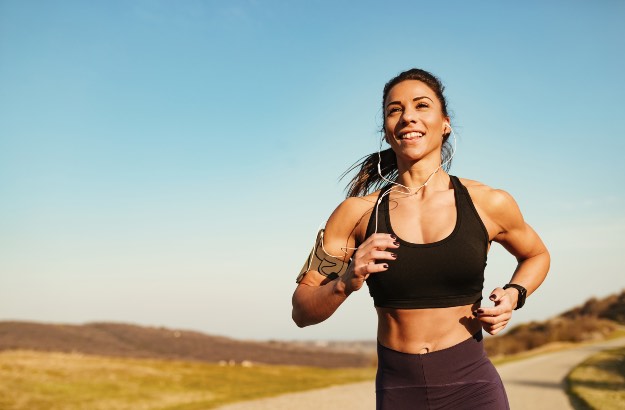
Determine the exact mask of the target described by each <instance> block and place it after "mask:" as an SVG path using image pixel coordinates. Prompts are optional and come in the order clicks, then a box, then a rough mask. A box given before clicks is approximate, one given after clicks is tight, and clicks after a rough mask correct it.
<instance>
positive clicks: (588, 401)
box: [567, 347, 625, 410]
mask: <svg viewBox="0 0 625 410" xmlns="http://www.w3.org/2000/svg"><path fill="white" fill-rule="evenodd" d="M567 382H568V386H569V392H570V393H571V394H572V395H573V396H575V397H576V398H577V399H579V400H578V401H579V403H576V408H578V409H601V410H612V409H615V410H616V409H625V347H621V348H619V349H613V350H606V351H603V352H600V353H597V354H595V355H593V356H592V357H590V358H588V359H587V360H586V361H584V362H583V363H581V364H580V365H579V366H577V367H576V368H575V369H573V371H571V373H570V374H569V375H568V377H567Z"/></svg>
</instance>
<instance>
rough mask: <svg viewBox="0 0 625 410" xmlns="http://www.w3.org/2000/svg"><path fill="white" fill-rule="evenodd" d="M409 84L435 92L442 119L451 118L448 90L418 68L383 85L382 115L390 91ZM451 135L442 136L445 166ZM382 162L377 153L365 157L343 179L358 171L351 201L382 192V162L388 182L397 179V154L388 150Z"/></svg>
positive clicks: (349, 190)
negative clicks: (448, 106) (354, 197)
mask: <svg viewBox="0 0 625 410" xmlns="http://www.w3.org/2000/svg"><path fill="white" fill-rule="evenodd" d="M406 80H418V81H421V82H422V83H424V84H425V85H427V86H428V87H429V88H430V89H431V90H432V91H433V92H434V94H436V97H437V98H438V100H439V101H440V103H441V110H442V113H443V115H444V116H445V117H448V116H449V114H448V113H447V101H446V100H445V96H444V95H443V91H444V90H445V87H444V86H443V84H442V83H441V81H440V80H439V79H438V78H437V77H436V76H435V75H433V74H431V73H429V72H427V71H425V70H421V69H418V68H412V69H410V70H407V71H404V72H403V73H400V74H399V75H397V76H396V77H393V78H392V79H391V80H390V81H389V82H387V83H386V85H384V91H383V92H382V113H384V102H385V101H386V97H387V96H388V93H389V91H391V88H393V87H394V86H396V85H397V84H399V83H401V82H402V81H406ZM382 118H383V119H384V118H385V116H384V114H382ZM384 121H386V120H384ZM381 133H382V138H384V122H383V123H382V129H381ZM449 135H450V132H448V133H446V134H444V135H443V148H442V150H441V161H442V162H443V163H445V161H447V160H449V159H450V157H451V151H452V148H451V145H450V143H449V142H448V141H449ZM380 158H381V160H380V159H379V158H378V153H377V152H374V153H373V154H369V155H366V156H364V157H362V158H361V159H360V160H359V161H357V162H356V163H355V164H354V165H352V166H351V167H350V168H349V169H348V170H347V171H345V172H344V173H343V175H342V176H341V178H343V177H345V176H346V175H347V174H349V173H350V172H352V171H353V170H355V169H359V170H358V173H357V174H356V175H355V176H354V177H353V178H352V179H351V180H350V181H349V184H348V185H347V187H346V190H347V196H348V197H350V196H360V195H366V194H368V193H369V192H372V191H375V190H376V189H380V188H381V187H382V186H383V185H384V184H385V181H384V180H383V179H382V178H381V177H380V175H379V174H378V161H379V160H380V170H381V171H382V174H383V175H384V176H385V178H387V179H390V180H393V179H395V178H397V157H396V156H395V152H393V150H392V149H391V148H387V149H385V150H383V151H380ZM450 166H451V161H449V162H446V163H445V166H444V167H443V169H445V171H448V170H449V167H450Z"/></svg>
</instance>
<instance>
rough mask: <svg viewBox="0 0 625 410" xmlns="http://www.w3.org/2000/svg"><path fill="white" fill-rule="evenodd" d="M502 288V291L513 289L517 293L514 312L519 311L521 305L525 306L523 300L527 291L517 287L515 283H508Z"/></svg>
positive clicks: (519, 286)
mask: <svg viewBox="0 0 625 410" xmlns="http://www.w3.org/2000/svg"><path fill="white" fill-rule="evenodd" d="M503 288H504V290H506V289H508V288H515V289H516V290H518V291H519V298H518V299H517V301H516V307H515V308H514V310H517V309H521V308H522V307H523V305H524V304H525V298H526V297H527V289H525V288H524V287H523V286H521V285H517V284H516V283H508V284H507V285H504V287H503Z"/></svg>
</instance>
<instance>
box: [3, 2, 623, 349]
mask: <svg viewBox="0 0 625 410" xmlns="http://www.w3.org/2000/svg"><path fill="white" fill-rule="evenodd" d="M545 3H546V2H538V1H535V2H532V1H530V2H524V3H523V4H520V3H518V2H517V3H512V2H509V3H506V2H498V1H482V2H479V3H478V4H475V2H461V1H450V2H444V4H439V3H437V2H418V1H413V2H407V1H403V2H402V1H400V2H394V3H392V4H391V3H388V2H381V1H377V2H374V1H362V2H358V6H357V7H356V6H355V5H354V3H350V2H347V1H332V2H331V1H312V2H303V1H293V2H287V1H230V2H217V1H183V2H169V1H130V2H128V1H106V2H104V1H98V2H90V1H56V2H45V1H7V0H0V112H2V114H1V116H0V117H1V119H0V199H1V200H0V320H9V319H17V320H36V321H45V322H64V323H82V322H86V321H93V320H109V321H123V322H130V323H138V324H145V325H156V326H160V325H163V326H170V327H178V328H191V329H197V330H201V331H205V332H207V333H212V334H221V335H226V336H233V337H240V338H249V339H308V338H325V339H328V338H335V339H373V338H374V337H375V311H374V309H373V306H372V301H371V299H370V297H369V295H368V293H367V291H366V290H364V291H363V292H359V293H357V294H354V295H353V296H352V297H350V299H349V300H348V301H347V303H346V304H344V305H343V306H342V307H341V308H340V309H339V311H338V312H337V313H336V315H335V316H334V317H332V318H331V319H330V320H328V321H327V322H325V323H323V324H321V325H318V326H315V327H311V328H307V329H298V328H297V327H296V326H295V325H294V324H292V322H291V321H290V297H291V294H292V291H293V289H294V279H295V276H296V274H297V272H298V271H299V268H300V267H301V265H302V263H303V261H304V259H305V258H306V256H307V254H308V251H309V249H308V248H309V247H310V246H311V242H312V241H313V240H314V236H315V232H316V229H317V227H318V225H319V224H320V223H321V222H323V221H324V220H325V219H326V218H327V217H328V216H329V214H330V213H331V212H332V210H333V209H334V207H335V206H336V205H337V204H338V203H340V201H341V200H342V198H343V196H344V191H343V188H344V183H345V181H343V182H339V181H338V176H339V175H340V174H341V173H342V172H343V171H344V170H345V169H347V168H348V167H349V166H350V165H351V164H352V163H353V162H355V161H356V160H357V159H359V158H360V157H361V156H363V155H365V154H368V153H370V152H373V151H374V150H376V149H377V140H378V129H379V127H380V124H381V116H380V99H381V90H382V87H383V85H384V83H385V82H386V81H387V80H388V79H390V78H391V77H393V76H394V75H396V74H397V73H398V72H400V71H403V70H405V69H407V68H410V67H420V68H424V69H427V70H430V71H432V72H433V73H435V74H436V75H438V76H439V77H440V78H441V79H442V80H443V82H444V83H445V85H446V95H447V98H448V102H449V106H450V109H451V111H452V113H453V116H452V124H453V126H454V129H455V130H456V132H457V134H458V135H459V141H458V151H457V154H456V156H455V158H454V163H453V165H452V168H451V173H453V174H456V175H459V176H462V177H466V178H471V179H477V180H480V181H482V182H484V183H486V184H488V185H491V186H494V187H498V188H503V189H505V190H507V191H508V192H510V193H511V194H512V195H513V196H514V197H515V198H516V200H517V202H518V203H519V205H520V206H521V209H522V211H523V213H524V215H525V217H526V220H527V221H528V222H529V223H530V224H531V225H532V226H533V227H534V228H535V229H536V230H537V231H538V232H539V234H540V235H541V236H542V237H543V239H544V240H545V242H546V243H547V245H548V246H549V248H550V250H551V253H552V259H553V263H552V270H551V273H550V275H549V277H548V279H547V281H546V282H545V284H544V285H543V287H541V288H540V289H539V290H538V292H537V293H536V294H535V295H533V296H532V297H531V298H530V299H529V301H528V303H527V305H526V307H525V308H524V309H523V310H520V311H518V312H515V316H514V319H513V321H514V322H516V323H520V322H523V321H528V320H535V319H543V318H546V317H549V316H551V315H554V314H556V313H559V312H560V311H562V310H564V309H567V308H569V307H571V306H573V305H575V304H578V303H580V302H581V301H583V300H585V299H586V298H588V297H591V296H605V295H607V294H610V293H613V292H617V291H620V290H621V289H623V288H625V279H624V277H625V276H624V275H623V268H622V263H621V261H620V257H621V255H622V254H623V252H624V251H625V241H624V240H623V237H624V235H625V213H624V211H623V210H624V209H625V194H624V193H623V189H622V187H623V186H625V164H624V161H623V160H622V154H623V152H624V150H625V142H624V141H625V138H624V137H625V135H624V133H623V131H622V126H621V124H620V122H621V119H622V112H623V109H624V108H625V104H624V103H623V95H625V81H623V74H622V73H623V72H625V52H624V50H625V29H624V28H623V24H622V21H623V20H624V18H625V5H624V4H623V3H622V2H618V1H600V2H593V3H589V2H582V1H553V2H549V4H545ZM514 266H515V261H514V260H513V258H511V257H510V256H508V255H506V254H505V252H504V251H503V250H502V249H501V248H500V247H494V248H493V250H492V251H491V254H490V255H489V264H488V268H487V281H486V285H485V288H486V289H485V292H488V291H489V290H490V289H492V288H493V287H494V286H498V285H502V284H504V283H506V282H507V280H508V279H509V277H510V275H511V273H512V270H513V269H514Z"/></svg>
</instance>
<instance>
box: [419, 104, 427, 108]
mask: <svg viewBox="0 0 625 410" xmlns="http://www.w3.org/2000/svg"><path fill="white" fill-rule="evenodd" d="M428 107H429V105H427V103H419V104H417V108H428Z"/></svg>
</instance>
